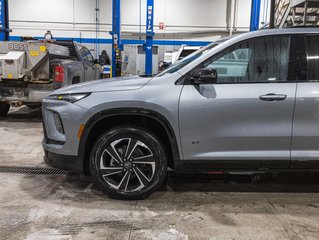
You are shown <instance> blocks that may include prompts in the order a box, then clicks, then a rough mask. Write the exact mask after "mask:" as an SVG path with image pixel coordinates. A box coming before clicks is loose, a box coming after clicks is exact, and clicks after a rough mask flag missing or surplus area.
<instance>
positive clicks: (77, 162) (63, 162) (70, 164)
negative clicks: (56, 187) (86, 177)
mask: <svg viewBox="0 0 319 240" xmlns="http://www.w3.org/2000/svg"><path fill="white" fill-rule="evenodd" d="M44 162H45V163H46V164H47V165H49V166H51V167H55V168H59V169H62V170H67V171H70V172H72V173H83V172H84V170H83V159H82V158H80V157H77V156H66V155H60V154H56V153H52V152H48V151H45V156H44Z"/></svg>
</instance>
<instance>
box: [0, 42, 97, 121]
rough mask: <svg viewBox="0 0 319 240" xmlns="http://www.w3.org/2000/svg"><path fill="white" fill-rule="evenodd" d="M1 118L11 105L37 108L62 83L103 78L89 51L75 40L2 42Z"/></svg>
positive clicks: (62, 84)
mask: <svg viewBox="0 0 319 240" xmlns="http://www.w3.org/2000/svg"><path fill="white" fill-rule="evenodd" d="M0 63H1V66H0V75H1V78H0V117H1V116H6V115H7V113H8V111H9V109H10V105H14V106H20V105H23V104H25V105H27V106H29V107H31V108H33V107H38V106H40V105H41V102H42V100H43V98H44V97H46V96H47V95H48V94H50V93H51V92H52V91H54V90H56V89H58V88H61V87H63V86H67V85H71V84H75V83H80V82H84V81H90V80H96V79H99V78H101V73H102V67H101V65H99V64H98V63H97V61H95V60H94V58H93V56H92V54H91V53H90V51H89V50H88V49H87V48H86V47H85V46H83V45H81V44H78V43H76V42H72V41H40V40H32V41H25V42H11V41H9V42H2V43H0Z"/></svg>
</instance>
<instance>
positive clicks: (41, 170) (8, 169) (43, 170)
mask: <svg viewBox="0 0 319 240" xmlns="http://www.w3.org/2000/svg"><path fill="white" fill-rule="evenodd" d="M0 173H20V174H36V175H78V174H76V173H72V172H69V171H65V170H61V169H56V168H47V167H19V166H0Z"/></svg>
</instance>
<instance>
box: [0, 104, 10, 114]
mask: <svg viewBox="0 0 319 240" xmlns="http://www.w3.org/2000/svg"><path fill="white" fill-rule="evenodd" d="M9 109H10V104H8V103H5V102H0V117H5V116H7V114H8V112H9Z"/></svg>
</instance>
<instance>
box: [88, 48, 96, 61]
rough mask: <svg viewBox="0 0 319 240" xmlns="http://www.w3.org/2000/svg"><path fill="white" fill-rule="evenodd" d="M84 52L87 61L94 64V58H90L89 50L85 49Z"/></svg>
mask: <svg viewBox="0 0 319 240" xmlns="http://www.w3.org/2000/svg"><path fill="white" fill-rule="evenodd" d="M86 51H87V58H88V61H89V62H91V63H93V62H94V58H93V56H92V54H91V52H90V50H89V49H86Z"/></svg>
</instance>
